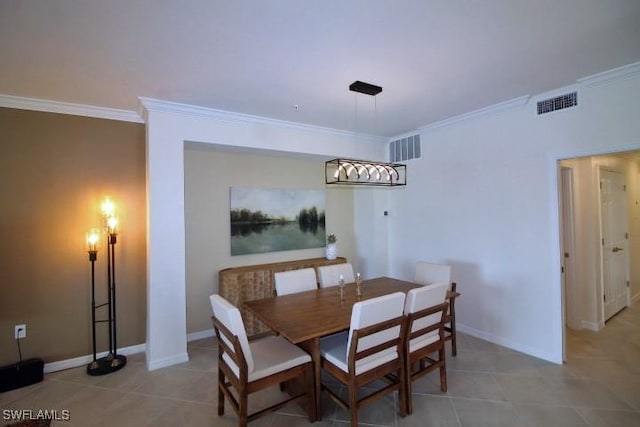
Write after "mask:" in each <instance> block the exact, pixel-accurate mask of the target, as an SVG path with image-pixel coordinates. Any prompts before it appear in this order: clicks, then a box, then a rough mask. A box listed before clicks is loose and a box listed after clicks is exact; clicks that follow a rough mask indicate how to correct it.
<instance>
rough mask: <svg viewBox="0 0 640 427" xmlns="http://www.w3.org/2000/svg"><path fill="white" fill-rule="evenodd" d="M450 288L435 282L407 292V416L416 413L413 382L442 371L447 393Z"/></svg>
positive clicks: (405, 312)
mask: <svg viewBox="0 0 640 427" xmlns="http://www.w3.org/2000/svg"><path fill="white" fill-rule="evenodd" d="M448 287H449V283H447V282H441V283H433V284H431V285H429V286H422V287H419V288H415V289H411V290H410V291H409V292H408V293H407V299H406V301H405V306H404V314H405V315H406V316H407V335H406V338H405V357H406V363H407V365H406V375H407V381H406V386H407V400H406V402H407V413H408V414H411V413H412V412H413V404H412V394H411V385H412V383H413V381H415V380H417V379H419V378H422V377H423V376H425V375H427V374H428V373H430V372H433V371H435V370H436V369H439V370H440V390H442V391H443V392H446V391H447V370H446V362H445V350H444V343H445V336H444V320H445V316H446V314H447V310H448V308H449V304H448V303H447V302H446V301H445V297H446V294H447V288H448ZM434 353H435V354H436V356H435V357H434V356H433V354H434Z"/></svg>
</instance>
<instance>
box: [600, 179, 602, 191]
mask: <svg viewBox="0 0 640 427" xmlns="http://www.w3.org/2000/svg"><path fill="white" fill-rule="evenodd" d="M600 190H602V181H600Z"/></svg>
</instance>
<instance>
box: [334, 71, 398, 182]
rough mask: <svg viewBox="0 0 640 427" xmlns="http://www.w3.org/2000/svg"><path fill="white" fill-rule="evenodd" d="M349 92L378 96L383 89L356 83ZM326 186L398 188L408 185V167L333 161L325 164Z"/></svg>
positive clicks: (354, 160) (356, 161) (367, 162)
mask: <svg viewBox="0 0 640 427" xmlns="http://www.w3.org/2000/svg"><path fill="white" fill-rule="evenodd" d="M349 90H351V91H353V92H359V93H364V94H367V95H371V96H376V95H377V94H379V93H380V92H382V87H380V86H376V85H372V84H370V83H365V82H361V81H355V82H353V83H351V84H350V85H349ZM324 177H325V183H326V184H340V185H366V186H381V187H398V186H403V185H407V166H406V165H403V164H399V163H384V162H372V161H369V160H356V159H340V158H338V159H333V160H329V161H327V162H325V164H324Z"/></svg>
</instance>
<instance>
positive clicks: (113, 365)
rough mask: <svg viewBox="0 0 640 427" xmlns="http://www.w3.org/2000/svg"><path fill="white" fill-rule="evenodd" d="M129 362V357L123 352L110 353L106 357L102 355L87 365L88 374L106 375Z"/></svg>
mask: <svg viewBox="0 0 640 427" xmlns="http://www.w3.org/2000/svg"><path fill="white" fill-rule="evenodd" d="M126 364H127V358H126V357H125V356H123V355H121V354H118V355H116V356H114V355H113V354H110V355H108V356H105V357H101V358H100V359H97V360H95V361H93V362H91V363H89V364H88V365H87V374H89V375H93V376H98V375H106V374H110V373H112V372H115V371H117V370H119V369H122V368H124V365H126Z"/></svg>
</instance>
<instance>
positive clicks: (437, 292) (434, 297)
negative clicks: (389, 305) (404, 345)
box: [404, 282, 449, 346]
mask: <svg viewBox="0 0 640 427" xmlns="http://www.w3.org/2000/svg"><path fill="white" fill-rule="evenodd" d="M448 287H449V283H448V282H440V283H432V284H430V285H429V286H422V287H419V288H415V289H411V290H410V291H409V292H408V293H407V299H406V301H405V305H404V314H405V315H410V314H414V313H418V312H420V311H422V310H425V309H427V308H430V307H434V306H437V305H439V304H443V303H444V302H445V298H446V296H447V288H448ZM441 321H442V312H441V311H437V312H434V313H433V314H429V315H427V316H424V317H419V318H417V319H415V321H413V322H412V324H411V332H416V331H419V330H421V329H424V328H428V327H430V326H432V325H435V324H437V323H439V322H441ZM437 335H438V329H435V328H434V329H433V330H432V331H429V332H427V333H426V334H425V336H423V337H419V338H416V339H414V340H412V341H411V342H410V344H411V345H412V346H413V345H414V344H415V342H416V341H418V340H421V339H423V340H424V339H429V337H435V336H437Z"/></svg>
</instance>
